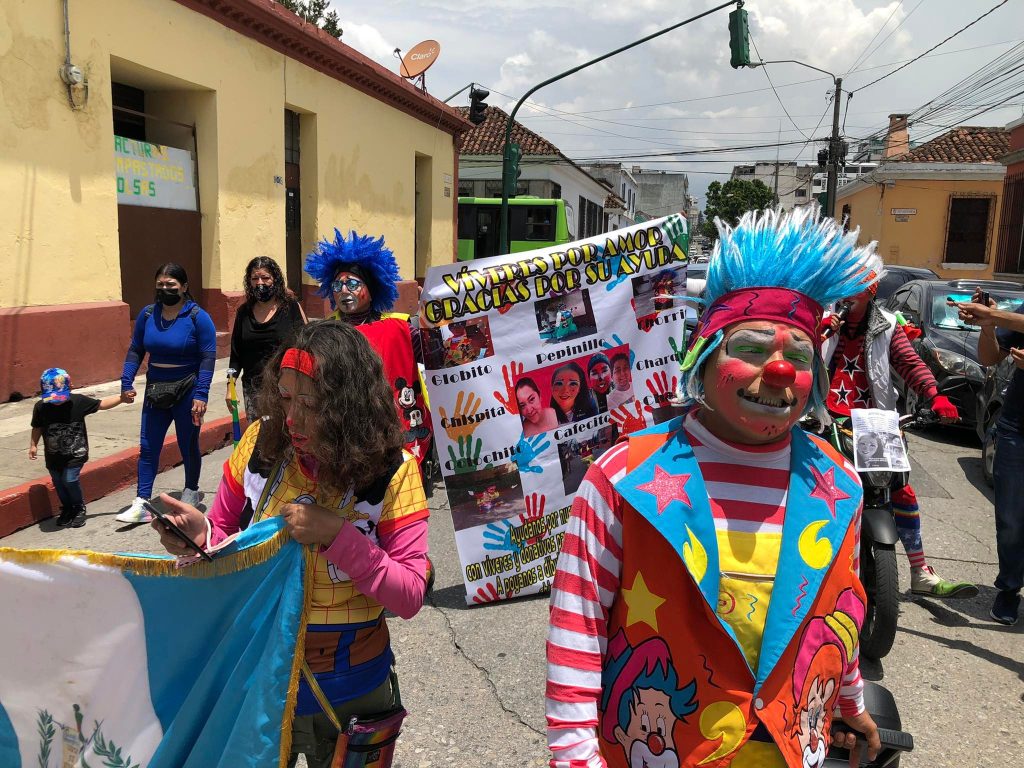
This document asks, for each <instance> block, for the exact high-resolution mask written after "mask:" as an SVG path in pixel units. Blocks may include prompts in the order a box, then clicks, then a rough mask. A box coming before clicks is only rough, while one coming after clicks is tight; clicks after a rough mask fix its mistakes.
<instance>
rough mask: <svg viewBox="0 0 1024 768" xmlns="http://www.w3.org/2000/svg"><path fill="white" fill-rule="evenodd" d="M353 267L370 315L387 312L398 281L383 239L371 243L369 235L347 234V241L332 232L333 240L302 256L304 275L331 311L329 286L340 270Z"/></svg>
mask: <svg viewBox="0 0 1024 768" xmlns="http://www.w3.org/2000/svg"><path fill="white" fill-rule="evenodd" d="M349 265H354V266H357V267H359V269H360V271H361V272H362V273H363V274H365V275H366V277H367V287H368V288H369V289H370V296H371V297H372V302H371V305H370V306H371V309H372V310H373V311H374V312H377V313H380V312H387V311H389V310H390V309H391V308H392V307H393V306H394V304H395V300H396V299H397V298H398V286H397V283H398V281H399V280H400V279H401V275H400V274H399V272H398V264H397V263H396V262H395V255H394V254H393V253H392V252H391V249H390V248H388V247H386V246H385V245H384V238H383V237H378V238H377V239H374V238H373V237H370V236H369V235H357V234H356V233H355V231H354V230H353V231H351V232H349V236H348V237H347V238H345V237H343V236H342V234H341V232H339V231H338V230H337V229H335V230H334V240H333V241H332V240H328V239H327V238H324V239H323V240H321V241H320V242H319V243H317V246H316V250H315V251H313V253H311V254H309V255H308V256H306V265H305V270H306V274H307V275H309V276H310V277H312V278H313V279H314V280H316V281H317V283H318V284H319V286H320V287H319V288H318V289H317V295H318V296H321V297H322V298H325V299H327V300H329V301H330V302H331V309H334V308H335V303H334V292H333V291H332V290H331V283H332V282H333V281H334V278H335V277H336V276H337V274H338V272H339V271H340V270H341V268H342V267H344V266H349Z"/></svg>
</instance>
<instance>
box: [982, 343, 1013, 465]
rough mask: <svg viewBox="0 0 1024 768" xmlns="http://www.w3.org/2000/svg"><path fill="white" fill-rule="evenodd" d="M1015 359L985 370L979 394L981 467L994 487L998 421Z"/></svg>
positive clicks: (1009, 359)
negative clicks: (983, 381) (993, 473)
mask: <svg viewBox="0 0 1024 768" xmlns="http://www.w3.org/2000/svg"><path fill="white" fill-rule="evenodd" d="M1013 369H1014V363H1013V358H1011V357H1009V356H1007V357H1004V358H1003V359H1002V360H1001V361H1000V362H999V363H997V364H996V365H991V366H989V367H988V368H986V369H985V383H984V384H983V385H982V387H981V390H980V391H979V392H978V402H977V405H976V406H975V413H977V414H978V419H977V425H976V429H977V432H978V439H980V440H981V465H982V470H983V472H984V473H985V480H986V482H988V484H989V485H992V465H993V462H994V461H995V458H996V440H995V438H996V434H995V433H996V421H997V420H998V419H999V411H1000V409H1002V407H1003V398H1004V397H1006V388H1007V386H1009V384H1010V377H1011V376H1013Z"/></svg>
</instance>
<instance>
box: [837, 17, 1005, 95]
mask: <svg viewBox="0 0 1024 768" xmlns="http://www.w3.org/2000/svg"><path fill="white" fill-rule="evenodd" d="M1008 2H1010V0H1002V2H1000V3H997V4H996V5H994V6H992V7H991V8H989V9H988V10H987V11H985V13H983V14H981V16H979V17H978V18H976V19H975V20H974V21H972V22H971V23H969V24H967V25H965V26H963V27H960V29H958V30H957V31H956V32H954V33H953V34H951V35H950V36H949V37H947V38H946V39H945V40H942V41H941V42H939V43H936V44H935V45H933V46H932V47H931V48H929V49H928V50H927V51H925V52H924V53H922V54H921V55H920V56H915V57H914V58H912V59H911V60H910V61H908V62H907V63H906V64H903V65H902V66H899V67H896V69H894V70H892V72H887V73H886V74H884V75H882V76H881V77H879V78H877V79H875V80H872V81H871V82H870V83H868V84H867V85H862V86H861V87H860V88H858V89H857V90H856V91H854V93H857V92H858V91H863V90H864V89H865V88H870V87H871V86H872V85H874V84H875V83H880V82H882V81H883V80H885V79H886V78H887V77H891V76H892V75H895V74H896V73H897V72H899V71H900V70H901V69H906V68H907V67H909V66H910V65H911V64H913V63H914V62H915V61H917V60H919V59H923V58H924V57H925V56H927V55H928V54H929V53H931V52H932V51H934V50H935V49H936V48H938V47H939V46H941V45H944V44H945V43H948V42H949V41H950V40H952V39H953V38H954V37H956V36H957V35H959V34H960V33H961V32H964V31H966V30H968V29H970V28H971V27H973V26H974V25H975V24H977V23H978V22H979V21H981V20H982V19H984V18H985V17H986V16H988V15H989V14H990V13H992V12H993V11H994V10H996V9H997V8H1002V7H1003V6H1004V5H1006V4H1007V3H1008Z"/></svg>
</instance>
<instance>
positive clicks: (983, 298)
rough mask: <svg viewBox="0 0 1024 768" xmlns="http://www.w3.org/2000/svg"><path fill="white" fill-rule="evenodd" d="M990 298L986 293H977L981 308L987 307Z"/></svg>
mask: <svg viewBox="0 0 1024 768" xmlns="http://www.w3.org/2000/svg"><path fill="white" fill-rule="evenodd" d="M990 299H991V297H990V296H989V295H988V291H978V303H979V304H981V305H982V306H985V307H987V306H988V302H989V300H990Z"/></svg>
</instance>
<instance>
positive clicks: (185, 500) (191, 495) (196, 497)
mask: <svg viewBox="0 0 1024 768" xmlns="http://www.w3.org/2000/svg"><path fill="white" fill-rule="evenodd" d="M202 500H203V494H202V492H201V491H199V490H197V489H194V488H186V489H185V490H183V491H182V492H181V503H182V504H188V505H189V506H192V507H194V506H197V505H198V504H199V502H200V501H202Z"/></svg>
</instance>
